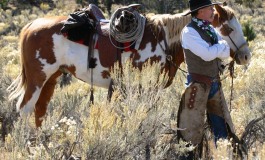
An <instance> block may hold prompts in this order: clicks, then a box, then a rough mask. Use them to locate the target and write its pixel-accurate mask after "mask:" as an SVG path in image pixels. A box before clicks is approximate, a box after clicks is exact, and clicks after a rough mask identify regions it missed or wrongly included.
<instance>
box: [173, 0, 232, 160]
mask: <svg viewBox="0 0 265 160" xmlns="http://www.w3.org/2000/svg"><path fill="white" fill-rule="evenodd" d="M189 4H190V11H189V12H188V13H187V14H186V15H188V14H191V17H192V19H191V22H190V23H189V24H188V25H187V26H185V27H184V28H183V30H182V34H181V44H182V47H183V49H184V55H185V62H186V65H187V70H188V75H187V83H186V84H187V87H186V89H185V91H184V93H183V95H182V98H181V103H180V106H179V111H178V127H179V128H182V129H183V130H180V131H179V136H180V137H181V138H182V139H183V140H185V141H187V142H190V143H191V144H193V145H195V146H196V145H197V144H200V143H201V142H202V139H203V134H204V124H205V119H206V117H207V119H208V122H209V124H210V127H211V130H212V131H213V135H214V139H215V142H216V141H217V140H218V139H220V138H227V137H228V134H229V133H230V132H232V133H234V129H233V124H232V120H231V117H230V114H229V111H228V107H227V105H226V102H225V98H224V94H223V91H222V87H221V82H220V80H219V75H220V73H221V72H222V70H223V67H222V66H223V65H222V60H223V59H225V58H228V57H229V55H230V47H229V45H228V44H227V42H226V41H225V40H222V38H221V36H220V35H219V34H218V33H217V32H216V31H215V29H214V28H213V27H212V26H211V22H212V21H213V19H214V5H215V4H219V3H212V2H211V1H210V0H190V1H189ZM187 159H194V154H193V152H192V153H189V156H188V157H187Z"/></svg>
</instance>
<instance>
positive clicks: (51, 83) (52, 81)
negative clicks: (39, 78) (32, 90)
mask: <svg viewBox="0 0 265 160" xmlns="http://www.w3.org/2000/svg"><path fill="white" fill-rule="evenodd" d="M61 74H62V73H61V72H60V71H57V72H56V73H54V74H53V75H52V76H51V77H50V78H49V79H48V80H47V82H46V83H45V84H44V86H43V88H42V91H41V93H40V96H39V99H38V101H37V103H36V106H35V124H36V127H40V126H41V123H42V121H43V118H44V116H45V114H46V111H47V106H48V104H49V102H50V100H51V97H52V95H53V92H54V88H55V86H56V83H57V78H58V77H59V76H60V75H61Z"/></svg>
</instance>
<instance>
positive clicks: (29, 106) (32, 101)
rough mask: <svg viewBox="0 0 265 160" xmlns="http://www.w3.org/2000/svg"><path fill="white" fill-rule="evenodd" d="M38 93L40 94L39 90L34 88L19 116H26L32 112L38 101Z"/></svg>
mask: <svg viewBox="0 0 265 160" xmlns="http://www.w3.org/2000/svg"><path fill="white" fill-rule="evenodd" d="M40 93H41V88H39V87H36V90H35V92H33V94H32V97H31V99H30V100H29V101H28V102H27V103H26V104H25V105H24V107H23V108H21V109H20V115H21V116H27V115H29V114H30V113H32V112H33V111H34V109H35V104H36V103H37V101H38V99H39V96H40ZM23 97H24V95H23ZM17 107H18V106H17Z"/></svg>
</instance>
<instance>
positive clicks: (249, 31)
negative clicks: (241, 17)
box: [243, 21, 256, 41]
mask: <svg viewBox="0 0 265 160" xmlns="http://www.w3.org/2000/svg"><path fill="white" fill-rule="evenodd" d="M243 33H244V35H245V37H246V38H247V41H252V40H254V39H255V38H256V33H255V31H254V28H253V26H251V24H250V22H249V21H248V22H246V23H244V24H243Z"/></svg>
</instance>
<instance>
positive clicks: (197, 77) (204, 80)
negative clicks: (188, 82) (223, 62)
mask: <svg viewBox="0 0 265 160" xmlns="http://www.w3.org/2000/svg"><path fill="white" fill-rule="evenodd" d="M190 76H191V79H192V81H196V82H199V83H205V84H207V85H211V84H212V83H213V82H217V81H218V80H219V79H220V78H219V76H218V77H216V78H213V77H209V76H205V75H201V74H196V73H190Z"/></svg>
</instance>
